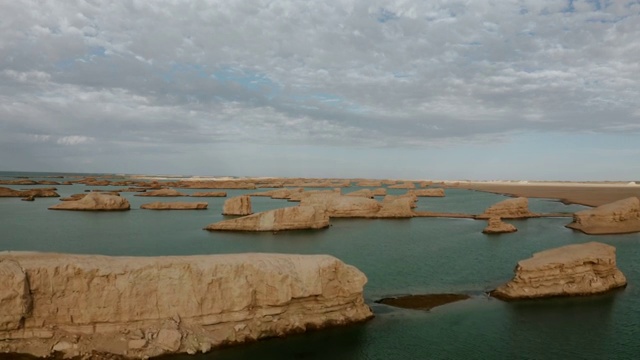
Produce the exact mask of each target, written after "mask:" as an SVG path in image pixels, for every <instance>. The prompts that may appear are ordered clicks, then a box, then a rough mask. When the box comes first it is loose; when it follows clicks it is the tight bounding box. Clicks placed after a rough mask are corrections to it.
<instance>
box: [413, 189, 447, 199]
mask: <svg viewBox="0 0 640 360" xmlns="http://www.w3.org/2000/svg"><path fill="white" fill-rule="evenodd" d="M411 192H412V193H413V194H415V196H420V197H444V196H445V193H444V189H443V188H434V189H418V190H411Z"/></svg>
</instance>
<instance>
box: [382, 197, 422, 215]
mask: <svg viewBox="0 0 640 360" xmlns="http://www.w3.org/2000/svg"><path fill="white" fill-rule="evenodd" d="M387 196H389V195H387ZM385 198H386V197H385ZM414 205H415V202H414V201H413V199H412V198H411V197H408V196H399V197H395V198H393V200H389V201H383V203H382V208H381V209H380V210H379V211H378V212H377V213H375V215H374V216H372V217H377V218H387V219H388V218H411V217H414V216H415V214H414V212H413V211H412V210H411V208H412V207H414Z"/></svg>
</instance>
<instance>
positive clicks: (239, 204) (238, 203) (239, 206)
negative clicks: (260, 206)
mask: <svg viewBox="0 0 640 360" xmlns="http://www.w3.org/2000/svg"><path fill="white" fill-rule="evenodd" d="M251 214H253V210H252V209H251V198H250V197H249V196H248V195H241V196H234V197H232V198H229V199H227V200H226V201H225V202H224V206H223V207H222V215H238V216H245V215H251Z"/></svg>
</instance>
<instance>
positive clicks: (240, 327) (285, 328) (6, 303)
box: [0, 251, 373, 359]
mask: <svg viewBox="0 0 640 360" xmlns="http://www.w3.org/2000/svg"><path fill="white" fill-rule="evenodd" d="M0 282H1V283H2V287H0V353H26V354H32V355H35V356H37V357H46V356H50V355H52V353H53V352H54V351H59V352H61V353H62V354H58V355H60V358H62V357H64V358H72V357H73V358H89V356H90V355H92V354H93V355H92V356H91V358H114V356H115V357H117V358H120V357H126V358H137V359H141V358H149V357H156V356H160V355H163V354H171V353H189V354H195V353H197V352H207V351H210V350H211V349H213V348H215V347H219V346H223V345H230V344H237V343H244V342H251V341H255V340H257V339H261V338H265V337H274V336H286V335H288V334H293V333H300V332H304V331H307V330H309V329H318V328H323V327H329V326H338V325H346V324H350V323H354V322H361V321H364V320H367V319H369V318H371V317H373V314H372V313H371V310H370V309H369V307H368V306H367V305H366V304H365V302H364V299H363V296H362V291H363V287H364V285H365V283H366V282H367V278H366V277H365V275H364V274H363V273H362V272H360V271H359V270H358V269H356V268H355V267H353V266H350V265H346V264H344V263H343V262H341V261H340V260H338V259H336V258H334V257H332V256H328V255H284V254H251V253H248V254H237V255H199V256H163V257H155V258H154V257H108V256H95V255H66V254H51V253H29V252H14V251H12V252H0Z"/></svg>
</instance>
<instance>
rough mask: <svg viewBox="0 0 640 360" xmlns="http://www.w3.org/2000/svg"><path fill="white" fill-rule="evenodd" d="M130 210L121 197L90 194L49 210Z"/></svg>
mask: <svg viewBox="0 0 640 360" xmlns="http://www.w3.org/2000/svg"><path fill="white" fill-rule="evenodd" d="M130 208H131V205H130V204H129V201H127V199H125V198H123V197H120V196H117V195H107V194H101V193H98V192H90V193H88V194H87V195H86V196H84V197H83V198H82V199H80V200H74V201H63V202H61V203H59V204H57V205H54V206H51V207H50V208H49V210H83V211H118V210H129V209H130Z"/></svg>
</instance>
